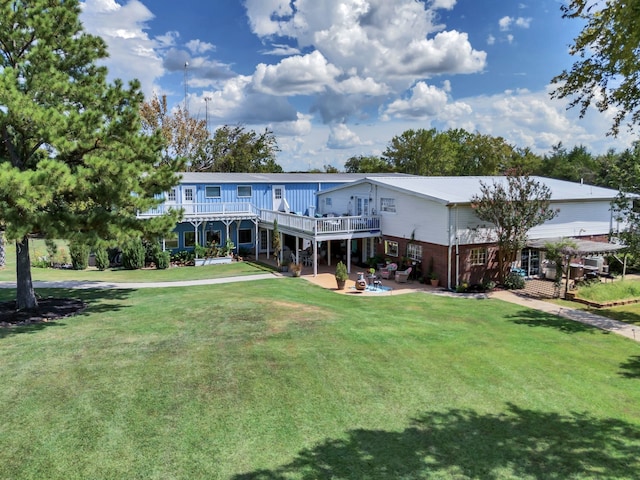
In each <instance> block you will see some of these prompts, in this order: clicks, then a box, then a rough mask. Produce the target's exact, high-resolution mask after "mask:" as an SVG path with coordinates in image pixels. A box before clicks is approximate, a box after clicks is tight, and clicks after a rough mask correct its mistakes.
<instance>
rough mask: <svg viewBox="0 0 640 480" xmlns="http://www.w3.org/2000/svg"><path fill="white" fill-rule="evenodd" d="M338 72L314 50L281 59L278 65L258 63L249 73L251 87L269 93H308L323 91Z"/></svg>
mask: <svg viewBox="0 0 640 480" xmlns="http://www.w3.org/2000/svg"><path fill="white" fill-rule="evenodd" d="M340 73H341V72H340V70H339V69H338V68H336V67H335V66H334V65H331V64H330V63H328V62H327V59H326V58H324V56H323V55H322V54H321V53H320V52H318V51H317V50H316V51H314V52H312V53H310V54H308V55H304V56H301V55H296V56H293V57H288V58H285V59H284V60H282V61H281V62H280V63H279V64H278V65H266V64H264V63H261V64H259V65H258V66H257V67H256V71H255V73H254V74H253V88H255V89H256V90H257V91H259V92H262V93H268V94H270V95H309V94H314V93H320V92H323V91H325V90H326V88H327V86H328V85H332V84H333V83H334V81H335V78H336V77H337V76H338V75H340Z"/></svg>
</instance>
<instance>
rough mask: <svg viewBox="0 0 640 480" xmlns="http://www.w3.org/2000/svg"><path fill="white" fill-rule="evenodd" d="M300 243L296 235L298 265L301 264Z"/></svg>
mask: <svg viewBox="0 0 640 480" xmlns="http://www.w3.org/2000/svg"><path fill="white" fill-rule="evenodd" d="M299 242H300V239H299V237H298V236H297V235H296V263H300V245H299Z"/></svg>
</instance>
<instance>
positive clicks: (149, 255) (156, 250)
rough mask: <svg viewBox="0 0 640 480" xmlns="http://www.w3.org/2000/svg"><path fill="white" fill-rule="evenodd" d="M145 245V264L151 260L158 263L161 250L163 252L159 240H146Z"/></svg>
mask: <svg viewBox="0 0 640 480" xmlns="http://www.w3.org/2000/svg"><path fill="white" fill-rule="evenodd" d="M143 245H144V261H145V264H149V263H151V262H154V263H156V259H157V258H158V255H160V252H162V249H161V248H160V244H159V243H158V242H149V241H144V242H143Z"/></svg>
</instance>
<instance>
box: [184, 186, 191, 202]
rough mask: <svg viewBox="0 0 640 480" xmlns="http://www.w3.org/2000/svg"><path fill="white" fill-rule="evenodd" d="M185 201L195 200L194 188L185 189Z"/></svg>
mask: <svg viewBox="0 0 640 480" xmlns="http://www.w3.org/2000/svg"><path fill="white" fill-rule="evenodd" d="M184 201H185V202H193V188H185V189H184Z"/></svg>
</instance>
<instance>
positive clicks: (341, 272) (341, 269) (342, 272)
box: [336, 262, 349, 282]
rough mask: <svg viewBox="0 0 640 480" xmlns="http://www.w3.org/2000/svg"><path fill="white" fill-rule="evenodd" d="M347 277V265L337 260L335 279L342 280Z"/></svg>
mask: <svg viewBox="0 0 640 480" xmlns="http://www.w3.org/2000/svg"><path fill="white" fill-rule="evenodd" d="M348 278H349V274H348V273H347V266H346V265H345V264H344V263H342V262H338V264H337V265H336V280H339V281H341V282H344V281H346V280H347V279H348Z"/></svg>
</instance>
